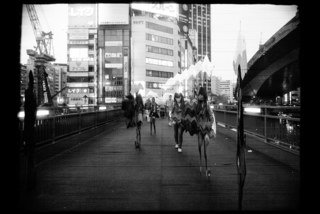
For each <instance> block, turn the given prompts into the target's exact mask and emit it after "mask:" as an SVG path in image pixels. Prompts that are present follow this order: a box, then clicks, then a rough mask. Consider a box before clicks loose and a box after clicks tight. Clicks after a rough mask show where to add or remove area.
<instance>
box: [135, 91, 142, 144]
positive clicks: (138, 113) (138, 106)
mask: <svg viewBox="0 0 320 214" xmlns="http://www.w3.org/2000/svg"><path fill="white" fill-rule="evenodd" d="M134 109H135V122H136V126H137V133H136V134H137V135H136V136H137V140H136V141H135V145H136V148H140V146H141V134H138V131H139V133H140V132H141V125H142V123H143V116H142V115H143V111H144V105H143V99H142V96H141V95H140V94H139V93H138V92H137V94H136V99H135V105H134ZM138 138H139V139H138Z"/></svg>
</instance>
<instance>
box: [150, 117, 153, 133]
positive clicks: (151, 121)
mask: <svg viewBox="0 0 320 214" xmlns="http://www.w3.org/2000/svg"><path fill="white" fill-rule="evenodd" d="M152 123H153V118H152V117H151V118H150V135H152Z"/></svg>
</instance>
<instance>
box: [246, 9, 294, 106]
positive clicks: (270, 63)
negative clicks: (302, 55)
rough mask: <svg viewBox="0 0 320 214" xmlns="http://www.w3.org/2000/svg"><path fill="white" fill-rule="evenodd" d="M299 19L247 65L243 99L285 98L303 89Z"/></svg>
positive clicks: (268, 42)
mask: <svg viewBox="0 0 320 214" xmlns="http://www.w3.org/2000/svg"><path fill="white" fill-rule="evenodd" d="M299 52H300V20H299V14H298V13H297V14H296V16H295V17H294V18H292V19H291V20H290V21H289V22H288V23H287V24H286V25H284V26H283V27H282V28H281V29H280V30H279V31H278V32H276V33H275V34H274V35H273V36H272V37H271V38H270V39H269V40H268V41H267V42H266V43H265V44H263V45H261V46H260V49H259V50H258V51H257V53H256V54H255V55H254V56H253V57H252V58H251V59H250V61H249V62H248V71H247V73H246V75H245V77H244V79H243V86H244V87H243V96H244V99H246V100H247V99H249V98H250V97H253V96H255V97H260V98H263V99H269V98H271V99H272V98H275V97H277V96H282V95H284V94H286V93H288V92H290V91H292V90H296V89H297V88H299V87H300V63H299Z"/></svg>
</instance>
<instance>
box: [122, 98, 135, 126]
mask: <svg viewBox="0 0 320 214" xmlns="http://www.w3.org/2000/svg"><path fill="white" fill-rule="evenodd" d="M122 110H123V111H124V116H125V118H126V126H127V128H129V127H133V126H134V121H133V119H134V97H133V96H132V94H129V95H127V96H126V99H125V100H123V101H122Z"/></svg>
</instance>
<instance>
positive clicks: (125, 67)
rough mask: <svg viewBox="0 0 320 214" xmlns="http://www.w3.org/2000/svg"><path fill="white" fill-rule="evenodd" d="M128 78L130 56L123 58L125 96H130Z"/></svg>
mask: <svg viewBox="0 0 320 214" xmlns="http://www.w3.org/2000/svg"><path fill="white" fill-rule="evenodd" d="M128 77H129V65H128V56H124V57H123V79H124V81H123V88H124V95H128V94H129V88H128Z"/></svg>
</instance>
